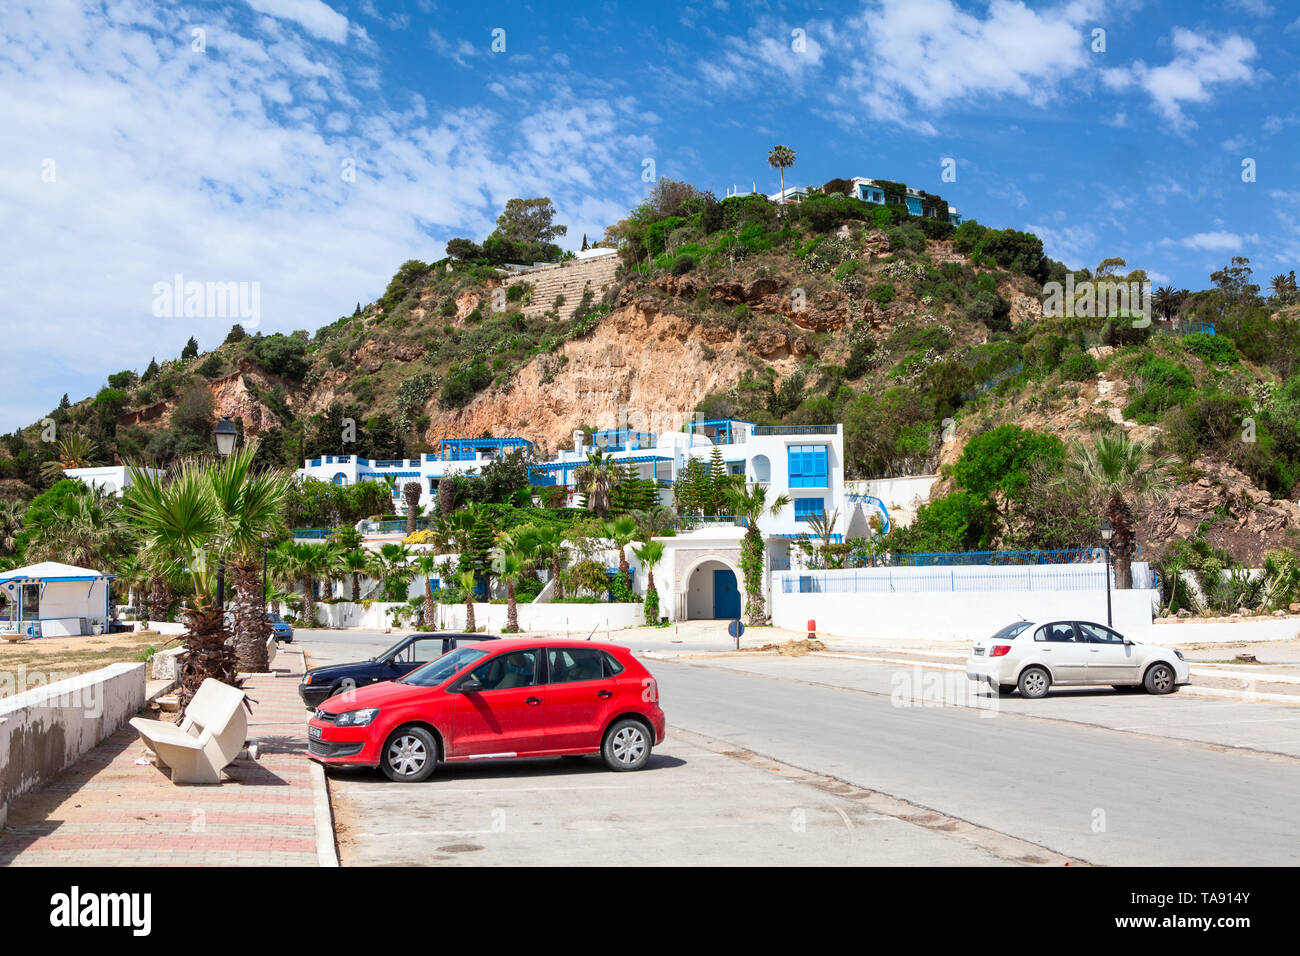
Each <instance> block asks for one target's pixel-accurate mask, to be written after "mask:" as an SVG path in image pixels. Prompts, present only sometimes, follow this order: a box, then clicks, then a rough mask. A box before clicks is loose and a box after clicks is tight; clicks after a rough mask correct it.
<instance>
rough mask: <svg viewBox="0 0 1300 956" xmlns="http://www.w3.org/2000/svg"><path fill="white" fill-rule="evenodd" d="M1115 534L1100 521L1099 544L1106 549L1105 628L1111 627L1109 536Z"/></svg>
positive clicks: (1104, 521) (1106, 522)
mask: <svg viewBox="0 0 1300 956" xmlns="http://www.w3.org/2000/svg"><path fill="white" fill-rule="evenodd" d="M1114 533H1115V529H1113V528H1112V527H1111V526H1110V522H1109V521H1107V520H1106V519H1105V518H1103V519H1102V520H1101V543H1102V547H1104V548H1105V549H1106V626H1107V627H1113V626H1114V623H1113V622H1112V621H1111V613H1110V536H1111V535H1112V534H1114Z"/></svg>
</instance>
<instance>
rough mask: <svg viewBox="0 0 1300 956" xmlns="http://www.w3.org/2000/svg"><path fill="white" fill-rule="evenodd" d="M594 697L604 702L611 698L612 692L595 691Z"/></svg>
mask: <svg viewBox="0 0 1300 956" xmlns="http://www.w3.org/2000/svg"><path fill="white" fill-rule="evenodd" d="M596 696H597V697H599V698H600V699H601V700H606V699H608V698H610V697H613V696H614V692H613V691H612V690H602V691H597V693H596Z"/></svg>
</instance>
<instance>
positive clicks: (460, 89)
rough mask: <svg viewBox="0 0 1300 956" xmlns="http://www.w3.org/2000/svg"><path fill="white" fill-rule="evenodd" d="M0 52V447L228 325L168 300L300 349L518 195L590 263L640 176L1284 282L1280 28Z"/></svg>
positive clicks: (361, 33) (1139, 18) (817, 28)
mask: <svg viewBox="0 0 1300 956" xmlns="http://www.w3.org/2000/svg"><path fill="white" fill-rule="evenodd" d="M1099 30H1100V31H1104V33H1102V34H1098V33H1097V32H1096V31H1099ZM0 31H2V32H3V37H2V42H0V129H3V130H4V137H5V148H4V149H3V150H0V215H2V216H3V221H4V223H5V225H6V227H7V228H5V229H4V230H3V231H2V233H0V282H2V283H3V288H4V291H5V307H6V313H7V314H6V317H5V321H4V325H5V336H4V358H5V361H4V368H5V384H6V386H7V387H6V388H4V389H3V390H2V391H0V431H8V430H11V429H13V428H15V427H18V426H21V425H25V424H28V423H30V422H32V421H34V420H36V419H38V418H40V417H41V416H42V415H44V414H45V413H47V412H48V411H49V410H50V409H52V408H53V407H54V405H55V404H56V403H57V402H58V399H59V397H60V396H61V395H62V394H63V393H64V392H68V393H70V395H71V397H72V398H73V399H74V400H76V399H78V398H81V397H83V396H85V395H87V394H93V392H94V391H95V390H96V389H98V388H99V387H100V386H102V385H103V384H104V380H105V377H106V376H107V375H108V374H109V373H111V372H114V371H118V370H120V369H123V368H134V369H136V370H142V369H143V368H144V366H145V365H146V364H147V363H148V361H149V359H150V357H151V356H154V355H156V356H158V357H159V358H165V357H170V356H175V355H177V354H179V351H180V349H181V347H182V345H183V344H184V342H185V340H186V339H188V338H189V337H190V336H191V335H193V336H195V337H197V339H198V341H199V344H200V345H201V346H202V347H203V348H205V349H206V348H211V347H213V346H215V345H216V344H218V343H219V342H220V341H221V339H222V338H223V337H224V336H225V333H226V331H227V330H228V329H229V326H230V325H231V322H232V321H233V320H232V319H230V318H223V317H217V316H212V317H203V318H199V317H191V318H183V317H180V318H178V317H165V316H164V317H158V316H156V315H155V314H154V312H155V310H154V308H153V306H154V300H155V297H156V291H155V287H156V286H157V284H158V283H160V282H161V283H170V282H172V281H173V277H174V276H176V275H178V274H179V275H182V276H184V279H185V281H187V282H190V281H199V282H239V283H244V284H246V286H251V284H253V283H256V284H257V288H258V291H259V294H260V309H259V321H258V323H257V328H259V329H260V330H262V331H264V332H272V331H290V330H293V329H315V328H316V327H317V326H319V325H321V324H323V323H326V322H330V321H333V320H334V319H336V318H337V317H338V316H340V315H343V314H349V313H351V311H352V308H353V307H354V305H355V304H356V303H357V302H358V301H361V302H365V301H369V300H371V299H373V298H374V297H375V296H376V295H377V294H379V293H380V292H382V290H383V288H384V286H385V285H386V283H387V281H388V279H389V277H390V276H391V275H392V273H393V272H394V271H395V270H396V268H397V266H398V265H399V264H400V263H401V262H402V261H404V260H406V259H408V258H420V259H424V260H430V259H435V258H438V257H439V256H440V255H441V254H442V247H443V243H444V242H445V241H446V240H447V239H448V238H451V237H453V236H470V237H472V238H475V239H481V238H482V237H483V236H484V235H485V234H486V233H487V232H489V231H490V230H491V228H492V226H493V223H494V220H495V217H496V215H497V214H498V212H499V211H500V208H501V206H502V205H503V204H504V203H505V201H506V200H507V199H508V198H510V197H511V196H536V195H548V196H551V197H552V198H553V199H554V200H555V203H556V206H557V208H558V210H559V214H560V215H559V221H560V222H563V223H566V224H568V226H569V234H568V237H567V240H566V244H567V245H569V246H572V247H576V246H577V245H578V244H579V243H580V242H581V239H582V235H583V233H587V234H588V235H589V236H592V237H593V238H594V237H596V236H598V235H600V234H601V233H602V232H603V230H604V227H605V226H606V225H608V224H610V223H611V222H613V221H615V220H616V219H618V218H620V217H621V216H622V215H623V214H624V213H625V211H626V210H627V209H628V208H629V207H630V206H632V205H634V204H635V203H636V202H637V201H638V200H639V199H640V198H641V197H642V196H643V195H644V192H645V188H646V182H645V181H644V179H643V175H644V172H645V170H646V169H647V168H648V167H647V164H648V163H653V170H654V172H655V173H656V174H658V175H663V176H671V177H673V178H678V179H686V180H689V181H690V182H693V183H695V184H697V185H698V186H701V187H703V188H709V189H712V190H713V191H714V192H715V193H716V194H717V195H719V196H720V197H721V196H722V195H723V194H724V193H725V192H726V190H727V189H728V188H729V187H730V186H732V185H733V184H740V185H741V186H742V187H743V188H748V187H749V186H750V184H751V183H753V182H755V181H757V183H758V186H759V188H760V189H763V190H766V191H769V192H775V190H776V188H777V178H776V174H775V171H774V170H772V169H770V168H769V167H768V166H767V165H766V162H765V157H766V154H767V151H768V149H770V147H771V146H772V145H774V144H776V143H784V144H785V145H788V146H790V147H792V148H793V149H795V150H796V152H797V154H798V160H797V163H796V165H795V167H794V169H793V170H791V171H790V172H789V174H788V177H787V179H788V182H794V183H800V184H820V183H822V182H825V181H826V180H827V179H830V178H832V177H834V176H853V175H865V176H876V177H881V178H886V179H895V180H904V181H906V182H907V183H909V184H910V185H913V186H916V187H918V188H922V189H927V190H930V191H934V192H939V193H941V194H942V195H943V196H944V197H945V198H947V199H948V200H949V201H950V202H952V203H953V204H954V205H956V206H957V207H958V208H959V209H960V210H961V212H962V213H963V215H965V216H967V217H974V218H977V219H979V220H980V221H981V222H984V223H986V224H989V225H996V226H1012V227H1016V228H1022V229H1030V230H1032V231H1034V232H1036V233H1038V234H1039V235H1041V236H1042V237H1043V239H1044V242H1045V244H1046V247H1047V251H1048V253H1049V254H1050V255H1052V256H1054V257H1056V258H1059V259H1062V260H1064V261H1065V262H1067V263H1068V264H1070V265H1072V266H1091V265H1095V264H1096V263H1097V262H1098V261H1100V260H1101V259H1102V258H1104V257H1106V256H1111V255H1120V256H1123V257H1124V258H1126V259H1127V260H1128V262H1129V264H1130V266H1141V267H1143V268H1146V269H1147V270H1148V272H1149V273H1150V274H1151V276H1152V277H1153V279H1155V280H1156V281H1157V282H1158V283H1162V282H1169V283H1172V284H1174V285H1175V286H1180V287H1189V288H1199V287H1203V286H1205V285H1206V284H1207V283H1208V275H1209V272H1210V271H1211V270H1212V269H1215V268H1217V267H1219V266H1221V265H1222V264H1224V263H1225V262H1227V260H1228V259H1229V258H1230V257H1231V256H1233V255H1245V256H1248V257H1250V259H1251V260H1252V263H1253V265H1254V266H1255V268H1256V277H1257V279H1258V280H1262V281H1261V284H1266V283H1267V278H1268V277H1269V276H1271V275H1273V274H1274V273H1277V272H1284V271H1288V270H1290V269H1293V268H1295V267H1296V265H1297V260H1300V150H1297V149H1296V146H1297V143H1298V142H1300V137H1298V136H1297V130H1298V129H1300V105H1297V104H1298V103H1300V95H1298V94H1300V53H1298V52H1297V51H1300V8H1297V6H1296V5H1295V4H1285V3H1283V2H1281V0H1224V2H1209V3H1190V2H1189V3H1113V2H1104V0H1075V2H1070V3H1055V4H1046V3H1044V4H1024V3H1020V2H1008V0H998V2H994V3H965V2H963V3H955V2H951V0H906V2H895V0H866V2H852V3H844V4H837V5H834V6H816V5H807V4H799V3H773V4H762V3H739V2H730V0H728V2H723V0H719V2H703V3H696V4H684V5H671V4H648V3H643V2H637V3H627V4H615V3H605V4H587V3H583V4H579V3H567V4H560V3H533V4H527V5H524V4H518V5H516V4H509V5H506V4H495V3H489V2H480V3H476V4H472V5H469V4H463V3H456V4H452V3H436V2H433V0H386V2H381V0H224V2H219V3H167V4H152V3H146V2H142V0H114V2H111V3H95V2H84V3H77V2H69V0H39V2H24V0H9V2H8V4H7V5H6V8H5V13H4V16H3V19H2V20H0ZM196 31H198V32H196ZM500 31H503V32H500ZM494 39H495V41H496V45H497V47H498V49H496V50H494V49H493V44H494ZM502 44H504V49H499V48H500V47H501V46H502ZM1103 45H1104V49H1102V48H1101V47H1102V46H1103ZM1094 47H1096V48H1097V49H1094ZM947 159H951V160H955V163H956V165H955V169H956V181H955V182H945V181H942V179H941V172H942V169H943V163H944V161H945V160H947ZM1247 160H1249V161H1251V163H1250V165H1251V166H1252V167H1253V169H1254V179H1253V181H1243V165H1242V164H1243V162H1246V161H1247ZM249 324H251V323H248V322H246V323H245V325H249Z"/></svg>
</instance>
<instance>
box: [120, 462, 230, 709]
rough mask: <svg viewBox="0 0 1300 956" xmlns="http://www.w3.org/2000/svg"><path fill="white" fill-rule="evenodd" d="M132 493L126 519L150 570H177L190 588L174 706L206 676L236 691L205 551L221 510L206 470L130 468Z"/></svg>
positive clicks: (196, 465)
mask: <svg viewBox="0 0 1300 956" xmlns="http://www.w3.org/2000/svg"><path fill="white" fill-rule="evenodd" d="M130 476H131V484H132V494H131V495H129V496H128V497H127V499H126V508H127V516H128V520H129V521H130V523H131V525H132V526H133V527H134V528H135V530H136V531H137V532H138V534H139V536H140V543H141V546H142V548H143V550H144V552H145V554H146V555H148V556H149V557H148V559H147V560H150V561H152V562H153V563H154V567H155V568H156V569H157V570H158V571H160V572H162V573H166V572H165V570H164V569H163V566H164V565H166V564H168V563H171V564H172V565H173V566H183V567H184V568H185V570H186V574H187V576H188V578H189V584H190V586H191V587H192V589H193V596H192V597H189V598H187V599H186V601H185V606H184V608H183V610H182V612H181V615H182V618H183V619H184V621H185V626H186V627H185V647H186V650H187V653H186V655H185V658H184V662H183V663H182V665H181V673H180V684H181V689H180V703H181V707H182V708H184V707H185V706H186V705H188V704H189V702H190V699H191V698H192V697H193V696H194V694H195V693H196V692H197V691H198V689H199V685H200V684H202V683H203V681H204V680H206V679H207V678H209V677H212V678H215V679H216V680H219V681H221V682H222V683H224V684H229V685H231V686H234V687H242V686H243V685H242V683H241V682H240V680H239V676H238V675H239V662H238V660H237V659H236V656H235V649H234V648H233V647H231V646H230V645H229V644H228V643H227V636H228V635H227V632H226V625H225V621H224V615H223V613H222V610H221V608H220V607H218V606H217V603H216V601H215V600H214V599H213V585H214V584H215V577H216V576H215V570H216V569H215V568H214V567H213V566H212V562H210V561H209V560H208V555H207V550H206V549H207V547H208V546H209V544H210V543H211V542H212V541H213V539H214V538H215V537H216V536H217V535H218V534H219V533H220V531H221V510H220V508H219V506H218V504H217V501H216V497H215V496H214V495H213V493H212V488H211V485H210V483H209V480H208V475H207V474H206V467H205V466H204V465H203V464H201V463H200V462H198V461H196V460H194V459H188V460H186V461H183V462H181V463H180V464H179V465H178V466H176V467H173V468H172V469H171V471H170V473H169V474H168V476H167V477H163V476H161V475H158V474H155V473H153V472H151V471H149V470H148V469H144V468H137V467H132V468H131V469H130Z"/></svg>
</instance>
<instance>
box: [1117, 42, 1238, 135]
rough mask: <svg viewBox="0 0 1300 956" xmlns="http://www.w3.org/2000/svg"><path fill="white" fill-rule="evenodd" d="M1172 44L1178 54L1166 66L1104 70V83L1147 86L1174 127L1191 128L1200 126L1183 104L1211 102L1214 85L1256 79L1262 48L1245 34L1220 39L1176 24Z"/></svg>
mask: <svg viewBox="0 0 1300 956" xmlns="http://www.w3.org/2000/svg"><path fill="white" fill-rule="evenodd" d="M1172 42H1173V48H1174V58H1173V59H1172V60H1170V61H1169V62H1168V63H1166V64H1165V65H1164V66H1156V67H1152V66H1148V65H1147V64H1146V63H1145V62H1143V61H1142V60H1138V61H1136V62H1135V63H1134V64H1133V66H1132V67H1129V68H1119V67H1117V68H1114V69H1110V70H1106V71H1104V72H1103V74H1102V79H1103V82H1105V84H1106V85H1107V86H1108V87H1110V88H1111V89H1113V90H1116V91H1124V90H1128V89H1131V88H1134V87H1137V88H1140V89H1142V90H1144V91H1145V92H1146V93H1147V95H1149V96H1150V97H1151V99H1152V101H1153V103H1154V105H1155V107H1156V109H1157V110H1158V111H1159V112H1160V113H1162V114H1163V115H1164V117H1165V118H1166V119H1167V120H1169V122H1170V123H1171V124H1172V125H1173V126H1174V128H1175V129H1179V130H1187V129H1193V128H1195V126H1196V124H1195V123H1194V122H1192V121H1191V120H1190V119H1188V118H1187V116H1186V115H1184V113H1183V106H1184V105H1185V104H1188V103H1207V102H1209V101H1210V100H1211V99H1212V98H1213V93H1212V90H1211V88H1212V87H1215V86H1221V85H1224V84H1230V83H1245V82H1249V81H1250V80H1251V79H1253V78H1254V73H1253V70H1252V68H1251V67H1250V65H1249V64H1250V62H1251V61H1252V60H1254V59H1255V58H1256V56H1257V55H1258V52H1257V51H1256V49H1255V44H1254V43H1252V42H1251V41H1250V40H1247V39H1246V38H1245V37H1241V36H1238V35H1236V34H1232V35H1229V36H1226V37H1223V38H1221V39H1219V40H1217V41H1216V40H1214V39H1210V38H1207V37H1204V36H1202V35H1201V34H1199V33H1195V32H1193V31H1191V30H1185V29H1182V28H1181V27H1178V28H1175V29H1174V31H1173V40H1172Z"/></svg>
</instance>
